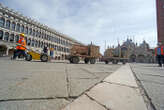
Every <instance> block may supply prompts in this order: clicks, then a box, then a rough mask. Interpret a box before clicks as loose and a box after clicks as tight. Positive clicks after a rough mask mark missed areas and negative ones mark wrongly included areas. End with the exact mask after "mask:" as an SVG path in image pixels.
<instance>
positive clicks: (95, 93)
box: [87, 82, 147, 110]
mask: <svg viewBox="0 0 164 110" xmlns="http://www.w3.org/2000/svg"><path fill="white" fill-rule="evenodd" d="M87 94H88V95H89V96H90V97H92V98H93V99H94V100H96V101H97V102H99V103H101V104H102V105H104V106H106V107H107V108H108V109H109V110H147V108H146V105H145V103H144V100H143V97H142V96H141V95H140V91H139V89H135V88H130V87H127V86H120V85H116V84H109V83H105V82H104V83H101V84H98V85H97V86H95V87H94V88H92V89H91V90H90V91H89V92H87Z"/></svg>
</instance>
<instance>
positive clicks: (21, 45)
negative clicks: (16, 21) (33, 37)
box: [13, 33, 26, 59]
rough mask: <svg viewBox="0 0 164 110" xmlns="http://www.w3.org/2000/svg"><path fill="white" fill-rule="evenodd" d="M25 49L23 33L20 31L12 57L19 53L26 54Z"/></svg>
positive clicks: (14, 57)
mask: <svg viewBox="0 0 164 110" xmlns="http://www.w3.org/2000/svg"><path fill="white" fill-rule="evenodd" d="M25 50H26V40H25V35H24V34H23V33H21V34H20V39H19V41H18V43H17V46H16V51H15V52H14V56H13V59H16V57H17V56H19V55H21V54H22V55H24V56H25V55H26V53H25Z"/></svg>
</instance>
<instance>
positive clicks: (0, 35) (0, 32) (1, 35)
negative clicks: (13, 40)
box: [0, 30, 3, 40]
mask: <svg viewBox="0 0 164 110" xmlns="http://www.w3.org/2000/svg"><path fill="white" fill-rule="evenodd" d="M2 39H3V31H1V30H0V40H2Z"/></svg>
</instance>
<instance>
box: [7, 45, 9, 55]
mask: <svg viewBox="0 0 164 110" xmlns="http://www.w3.org/2000/svg"><path fill="white" fill-rule="evenodd" d="M8 55H9V47H7V49H6V56H8Z"/></svg>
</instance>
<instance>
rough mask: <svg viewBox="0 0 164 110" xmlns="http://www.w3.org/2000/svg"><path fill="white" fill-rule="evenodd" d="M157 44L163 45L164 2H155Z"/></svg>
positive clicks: (162, 0)
mask: <svg viewBox="0 0 164 110" xmlns="http://www.w3.org/2000/svg"><path fill="white" fill-rule="evenodd" d="M156 5H157V29H158V30H157V31H158V42H161V43H163V44H164V0H156Z"/></svg>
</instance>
